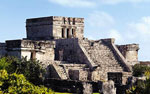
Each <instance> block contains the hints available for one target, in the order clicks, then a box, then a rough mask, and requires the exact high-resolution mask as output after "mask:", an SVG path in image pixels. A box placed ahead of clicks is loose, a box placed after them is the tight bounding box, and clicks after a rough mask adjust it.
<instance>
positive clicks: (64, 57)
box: [0, 16, 139, 84]
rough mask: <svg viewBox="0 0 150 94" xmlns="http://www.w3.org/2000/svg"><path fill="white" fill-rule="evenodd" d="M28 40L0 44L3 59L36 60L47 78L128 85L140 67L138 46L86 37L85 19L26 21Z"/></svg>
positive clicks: (67, 18)
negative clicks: (134, 67)
mask: <svg viewBox="0 0 150 94" xmlns="http://www.w3.org/2000/svg"><path fill="white" fill-rule="evenodd" d="M26 32H27V38H24V39H21V40H8V41H6V42H5V43H0V56H7V55H9V56H16V57H18V58H21V57H27V58H28V59H37V60H39V61H41V62H42V63H43V64H44V66H45V67H46V68H47V71H48V74H47V77H48V78H50V79H51V78H52V79H61V80H78V81H93V82H98V81H107V80H113V81H114V82H115V83H116V84H125V83H126V81H127V79H128V77H130V76H131V75H132V69H131V66H132V65H134V64H136V63H138V50H139V45H138V44H127V45H115V39H112V38H108V39H100V40H89V39H87V38H85V37H84V19H83V18H72V17H58V16H50V17H43V18H32V19H27V20H26Z"/></svg>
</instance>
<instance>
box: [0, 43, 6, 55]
mask: <svg viewBox="0 0 150 94" xmlns="http://www.w3.org/2000/svg"><path fill="white" fill-rule="evenodd" d="M5 55H6V44H5V43H0V57H1V56H5Z"/></svg>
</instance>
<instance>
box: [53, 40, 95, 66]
mask: <svg viewBox="0 0 150 94" xmlns="http://www.w3.org/2000/svg"><path fill="white" fill-rule="evenodd" d="M55 41H56V49H55V60H59V61H67V62H69V63H74V64H86V65H87V66H88V67H90V68H92V67H95V64H93V61H92V60H91V59H90V57H89V56H87V54H85V51H83V49H81V46H80V45H79V39H77V38H72V39H58V40H55Z"/></svg>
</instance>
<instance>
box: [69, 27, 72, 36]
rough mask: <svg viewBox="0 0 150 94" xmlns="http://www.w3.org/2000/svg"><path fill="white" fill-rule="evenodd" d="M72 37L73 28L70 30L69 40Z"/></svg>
mask: <svg viewBox="0 0 150 94" xmlns="http://www.w3.org/2000/svg"><path fill="white" fill-rule="evenodd" d="M71 37H72V31H71V28H69V38H71Z"/></svg>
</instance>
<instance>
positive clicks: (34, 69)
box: [0, 57, 54, 94]
mask: <svg viewBox="0 0 150 94" xmlns="http://www.w3.org/2000/svg"><path fill="white" fill-rule="evenodd" d="M44 73H45V70H44V69H43V68H42V67H41V64H40V62H39V61H36V60H29V61H27V59H26V58H22V59H18V58H15V57H2V58H0V94H54V92H53V91H52V90H51V89H48V88H46V87H44V86H42V85H41V84H42V76H41V75H42V74H44ZM36 85H38V86H36Z"/></svg>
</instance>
